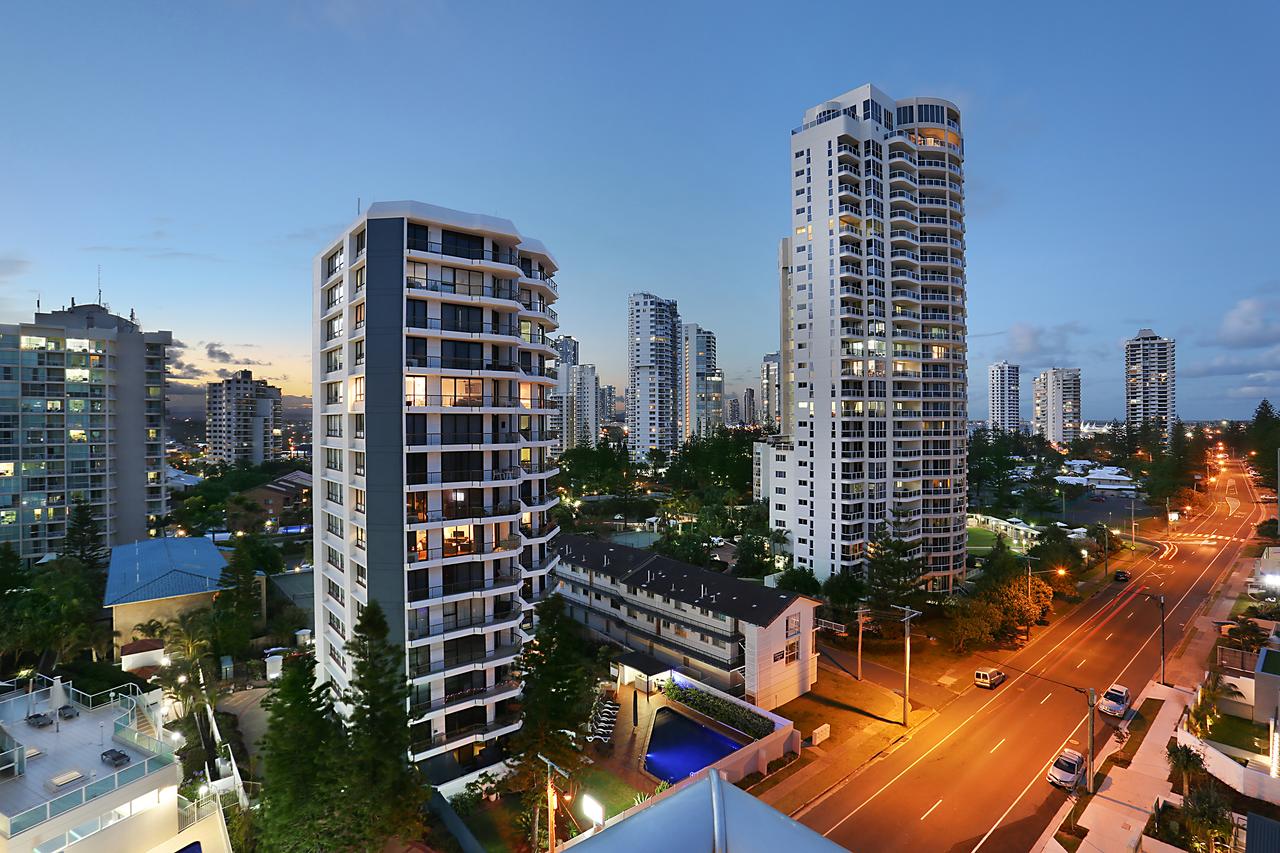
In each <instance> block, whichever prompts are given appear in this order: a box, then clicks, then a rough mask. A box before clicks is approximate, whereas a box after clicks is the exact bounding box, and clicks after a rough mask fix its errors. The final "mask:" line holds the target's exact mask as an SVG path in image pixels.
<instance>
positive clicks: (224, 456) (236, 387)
mask: <svg viewBox="0 0 1280 853" xmlns="http://www.w3.org/2000/svg"><path fill="white" fill-rule="evenodd" d="M280 400H281V398H280V389H279V388H277V387H275V386H274V385H268V384H267V380H265V379H254V378H253V371H252V370H237V371H236V372H235V373H233V374H232V375H231V376H229V377H227V378H226V379H223V380H222V381H220V382H210V383H209V384H208V385H207V386H206V387H205V397H204V413H205V441H206V442H207V444H208V450H207V451H206V455H207V456H208V457H209V458H211V459H213V460H215V461H217V462H223V463H225V464H227V465H238V464H241V463H244V464H248V465H261V464H262V463H263V462H270V461H272V460H275V459H279V458H281V456H282V455H283V453H284V408H283V406H282V404H281V401H280Z"/></svg>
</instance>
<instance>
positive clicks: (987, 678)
mask: <svg viewBox="0 0 1280 853" xmlns="http://www.w3.org/2000/svg"><path fill="white" fill-rule="evenodd" d="M1006 678H1008V676H1007V675H1005V674H1004V673H1003V672H1001V671H1000V670H998V669H993V668H991V667H984V668H983V669H980V670H978V671H977V672H975V673H974V674H973V683H974V684H975V685H976V686H978V687H985V688H986V689H988V690H995V689H996V688H997V687H999V686H1000V685H1001V684H1002V683H1003V682H1004V680H1005V679H1006Z"/></svg>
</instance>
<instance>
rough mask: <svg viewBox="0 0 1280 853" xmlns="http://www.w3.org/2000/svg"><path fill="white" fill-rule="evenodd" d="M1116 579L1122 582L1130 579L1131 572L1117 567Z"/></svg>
mask: <svg viewBox="0 0 1280 853" xmlns="http://www.w3.org/2000/svg"><path fill="white" fill-rule="evenodd" d="M1116 580H1117V581H1121V582H1124V581H1127V580H1129V573H1128V572H1126V571H1125V570H1124V569H1116Z"/></svg>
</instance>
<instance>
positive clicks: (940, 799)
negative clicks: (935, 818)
mask: <svg viewBox="0 0 1280 853" xmlns="http://www.w3.org/2000/svg"><path fill="white" fill-rule="evenodd" d="M940 805H942V798H941V797H939V798H938V801H937V802H936V803H934V804H933V805H931V806H929V810H928V811H927V812H925V813H924V814H922V815H920V819H921V820H924V819H925V818H927V817H928V816H929V815H931V814H933V810H934V809H936V808H937V807H938V806H940Z"/></svg>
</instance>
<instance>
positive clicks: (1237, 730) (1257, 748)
mask: <svg viewBox="0 0 1280 853" xmlns="http://www.w3.org/2000/svg"><path fill="white" fill-rule="evenodd" d="M1268 734H1269V733H1268V730H1267V727H1266V726H1263V725H1259V724H1258V723H1255V722H1253V721H1252V720H1246V719H1245V718H1243V717H1237V716H1235V715H1234V714H1223V715H1222V716H1220V717H1219V718H1218V719H1217V721H1216V722H1214V724H1213V728H1212V729H1211V730H1210V731H1209V737H1208V739H1209V740H1212V741H1217V742H1218V743H1222V744H1226V745H1227V746H1234V747H1235V748H1236V749H1243V750H1245V751H1246V752H1255V753H1259V754H1261V755H1265V754H1266V751H1265V746H1266V743H1267V737H1268Z"/></svg>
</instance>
